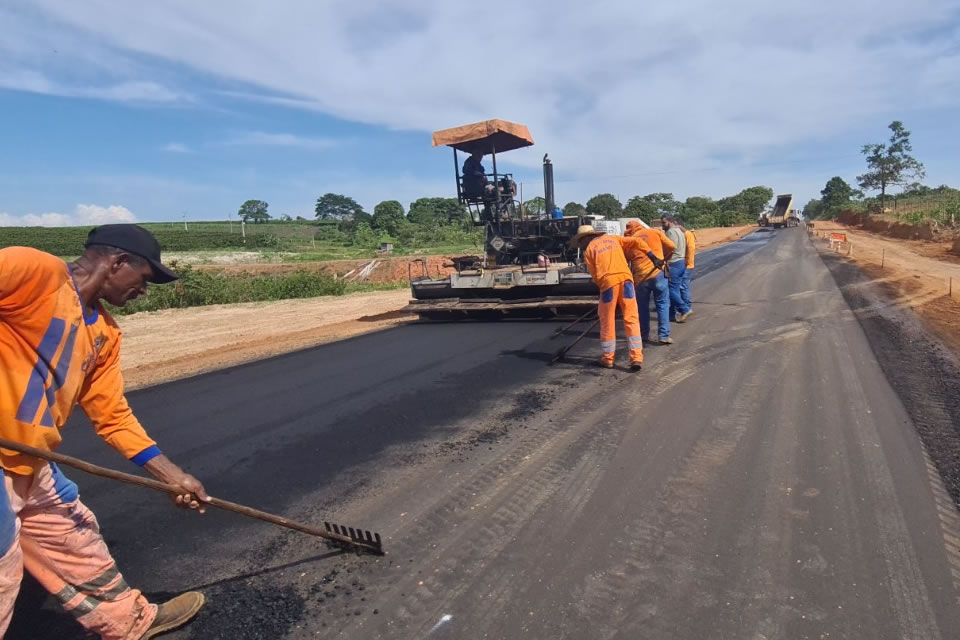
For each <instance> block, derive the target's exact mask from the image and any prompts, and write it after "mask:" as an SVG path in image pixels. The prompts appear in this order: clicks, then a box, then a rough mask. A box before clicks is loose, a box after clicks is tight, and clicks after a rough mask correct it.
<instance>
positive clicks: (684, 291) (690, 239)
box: [679, 225, 697, 310]
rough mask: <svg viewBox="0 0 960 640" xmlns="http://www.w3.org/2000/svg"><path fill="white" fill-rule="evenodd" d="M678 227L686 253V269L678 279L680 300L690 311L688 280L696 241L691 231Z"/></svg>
mask: <svg viewBox="0 0 960 640" xmlns="http://www.w3.org/2000/svg"><path fill="white" fill-rule="evenodd" d="M679 227H680V230H681V231H683V237H684V238H685V239H686V241H687V253H686V255H685V256H684V260H685V262H686V267H687V268H686V270H685V271H684V272H683V277H682V278H681V279H680V298H681V299H682V300H683V303H684V304H685V305H687V308H688V309H691V310H692V309H693V303H692V302H691V301H690V279H691V278H692V277H693V265H694V259H693V256H694V254H695V253H696V252H697V239H696V237H695V236H694V235H693V231H691V230H690V229H687V228H686V227H684V226H683V225H679Z"/></svg>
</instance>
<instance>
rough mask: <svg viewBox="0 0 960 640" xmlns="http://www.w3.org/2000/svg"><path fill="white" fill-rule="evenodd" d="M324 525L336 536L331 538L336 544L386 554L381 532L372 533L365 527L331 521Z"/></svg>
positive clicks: (380, 554) (379, 554)
mask: <svg viewBox="0 0 960 640" xmlns="http://www.w3.org/2000/svg"><path fill="white" fill-rule="evenodd" d="M323 526H324V527H326V529H327V532H328V533H332V534H334V536H336V538H333V537H331V538H330V539H331V540H332V542H333V544H335V545H338V546H340V547H343V548H345V549H349V548H351V547H352V548H354V549H356V550H358V551H359V550H361V549H362V550H364V551H369V552H371V553H374V554H376V555H378V556H382V555H383V554H384V553H383V542H381V540H380V534H379V533H371V532H370V531H366V530H364V529H359V528H357V529H355V528H353V527H345V526H343V525H336V524H330V523H329V522H324V523H323Z"/></svg>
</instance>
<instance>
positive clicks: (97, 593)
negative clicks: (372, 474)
mask: <svg viewBox="0 0 960 640" xmlns="http://www.w3.org/2000/svg"><path fill="white" fill-rule="evenodd" d="M175 279H176V275H175V274H174V273H173V272H171V271H170V270H169V269H167V268H166V267H164V266H163V265H162V264H161V262H160V245H159V244H158V243H157V241H156V239H155V238H154V237H153V236H152V235H151V234H150V233H149V232H148V231H146V230H145V229H143V228H142V227H138V226H136V225H131V224H120V225H104V226H101V227H97V228H95V229H93V230H92V231H91V232H90V234H89V235H88V237H87V241H86V246H85V250H84V253H83V255H82V256H80V258H78V259H77V260H76V261H75V262H72V263H69V264H67V263H66V262H64V261H63V260H60V259H59V258H57V257H55V256H52V255H50V254H48V253H44V252H42V251H37V250H36V249H28V248H25V247H10V248H7V249H0V437H2V438H4V439H7V440H12V441H15V442H18V443H22V444H25V445H30V446H32V447H36V448H38V449H45V450H48V451H52V450H54V449H56V448H57V445H59V444H60V439H61V438H60V429H61V428H62V427H63V426H64V424H65V423H66V421H67V418H68V417H69V416H70V413H71V412H72V411H73V409H74V407H75V406H76V405H77V404H79V405H80V406H81V407H82V408H83V410H84V412H85V413H86V414H87V416H88V417H89V418H90V421H91V422H92V423H93V428H94V429H95V430H96V432H97V433H98V434H99V435H100V436H101V437H102V438H103V439H104V440H106V442H107V444H109V445H110V446H112V447H113V448H114V449H116V450H117V451H119V452H120V453H121V454H122V455H123V456H124V457H125V458H127V459H129V460H130V461H132V462H133V463H134V464H137V465H139V466H141V467H143V468H144V469H146V470H147V471H149V472H150V473H151V474H152V475H153V476H154V477H156V478H158V479H159V480H161V481H163V482H166V483H168V484H172V485H176V486H178V487H180V490H181V492H180V494H179V495H177V496H176V497H175V501H176V503H177V504H178V505H179V506H181V507H185V508H188V509H197V510H199V511H201V512H202V511H204V502H206V501H208V500H209V497H208V496H207V494H206V492H205V491H204V488H203V485H202V484H201V483H200V482H199V481H198V480H197V479H196V478H194V477H193V476H192V475H190V474H188V473H186V472H184V471H183V470H182V469H180V467H178V466H177V465H175V464H174V463H173V462H171V461H170V460H169V459H168V458H167V457H166V456H165V455H163V453H162V452H161V451H160V449H159V448H157V443H156V442H154V441H153V440H152V439H151V438H150V437H149V436H148V435H147V433H146V432H145V431H144V429H143V427H142V426H141V425H140V423H139V422H138V421H137V419H136V418H135V417H134V415H133V412H132V411H131V409H130V407H129V405H128V404H127V401H126V399H125V398H124V395H123V378H122V376H121V374H120V342H121V333H120V329H119V327H117V324H116V322H114V320H113V318H112V317H110V314H109V313H107V311H106V309H104V307H103V304H102V302H101V301H103V300H105V301H107V302H109V303H110V304H112V305H115V306H123V305H124V304H125V303H126V302H128V301H129V300H133V299H134V298H136V297H137V296H139V295H141V294H143V293H144V292H145V291H146V288H147V282H155V283H165V282H170V281H172V280H175ZM0 466H2V471H3V473H2V476H0V479H2V481H3V483H2V484H0V637H2V636H3V634H4V633H5V632H6V629H7V627H8V626H9V624H10V619H11V617H12V614H13V605H14V601H15V600H16V598H17V592H18V590H19V588H20V580H21V578H22V576H23V569H24V568H26V569H27V571H29V572H30V573H31V574H32V575H33V576H34V578H36V579H37V581H38V582H39V583H40V584H42V585H43V586H44V588H46V589H47V590H48V591H49V592H50V593H51V594H53V595H54V596H55V597H56V598H57V599H58V600H59V601H60V603H61V605H63V607H64V608H65V609H66V610H68V611H70V612H71V613H72V614H73V615H74V616H75V617H76V619H77V621H78V622H79V623H80V624H81V625H83V626H84V627H85V628H86V629H87V630H89V631H92V632H94V633H96V634H99V636H100V637H101V638H103V639H104V640H144V639H146V638H153V637H154V636H156V635H158V634H160V633H164V632H166V631H169V630H171V629H173V628H176V627H179V626H180V625H182V624H184V623H186V622H187V621H189V620H190V619H191V618H193V616H194V615H196V613H197V611H199V609H200V607H201V606H203V602H204V597H203V594H201V593H197V592H188V593H184V594H181V595H179V596H177V597H175V598H173V599H171V600H169V601H167V602H164V603H162V604H159V605H157V604H152V603H150V602H149V601H147V599H146V598H145V597H144V596H143V594H142V593H141V592H140V591H139V590H137V589H132V588H130V586H128V585H127V582H126V581H125V580H124V578H123V576H122V575H121V574H120V571H119V569H118V568H117V565H116V563H115V562H114V560H113V558H112V557H111V555H110V551H109V550H108V549H107V545H106V543H105V542H104V540H103V538H102V537H101V535H100V530H99V527H98V525H97V520H96V518H95V517H94V515H93V513H92V512H91V511H90V510H89V509H88V508H87V507H86V506H85V505H84V504H83V503H82V502H81V501H80V499H79V494H78V491H77V485H76V484H74V483H73V482H71V481H70V480H69V479H67V477H66V476H65V475H64V474H63V472H62V471H61V470H60V469H59V468H58V467H57V466H56V465H55V464H53V463H49V462H45V461H43V460H40V459H38V458H33V457H30V456H25V455H20V454H18V453H16V452H14V451H9V450H5V449H0Z"/></svg>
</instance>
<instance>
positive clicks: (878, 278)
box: [815, 221, 960, 354]
mask: <svg viewBox="0 0 960 640" xmlns="http://www.w3.org/2000/svg"><path fill="white" fill-rule="evenodd" d="M815 229H816V232H817V234H818V236H817V238H816V240H817V243H818V247H820V248H821V249H822V248H823V247H824V246H825V245H827V244H828V239H827V238H828V237H829V236H830V234H831V233H844V234H846V236H847V240H848V244H846V245H842V246H841V247H840V250H839V252H838V253H839V254H840V255H842V256H844V257H845V258H846V259H848V260H852V261H853V262H855V263H856V264H857V265H858V266H859V267H860V269H861V270H862V271H863V273H864V274H865V275H866V276H867V277H868V278H869V279H870V281H871V282H873V283H874V284H876V285H877V286H879V287H881V288H882V289H883V291H884V293H885V295H886V296H887V297H888V298H889V299H890V300H891V301H892V302H893V303H895V304H896V305H897V306H900V307H903V308H907V309H911V310H913V311H914V312H915V313H917V314H918V315H919V316H920V317H921V318H922V319H923V320H924V321H925V322H926V323H927V325H928V326H929V329H930V330H931V331H932V332H933V333H934V334H936V336H937V337H938V338H939V339H940V340H941V341H943V342H944V343H945V344H946V345H948V346H949V347H950V348H951V349H952V350H953V351H954V353H957V354H960V264H958V263H957V262H955V261H954V260H953V257H952V256H950V255H949V253H948V250H949V244H948V243H944V242H924V241H917V240H896V239H891V238H888V237H885V236H881V235H877V234H874V233H870V232H868V231H863V230H860V229H856V228H853V227H850V226H847V225H844V224H841V223H837V222H825V221H817V222H816V223H815ZM848 254H849V255H848ZM951 279H952V281H953V285H952V286H953V292H952V295H951Z"/></svg>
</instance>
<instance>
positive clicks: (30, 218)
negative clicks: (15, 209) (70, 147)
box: [0, 204, 137, 227]
mask: <svg viewBox="0 0 960 640" xmlns="http://www.w3.org/2000/svg"><path fill="white" fill-rule="evenodd" d="M136 220H137V218H136V216H135V215H133V212H131V211H130V210H129V209H127V208H126V207H121V206H120V205H111V206H109V207H101V206H99V205H95V204H78V205H77V206H76V208H75V209H74V211H73V213H72V214H64V213H27V214H23V215H13V214H9V213H3V212H0V227H70V226H80V225H101V224H108V223H114V222H136Z"/></svg>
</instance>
